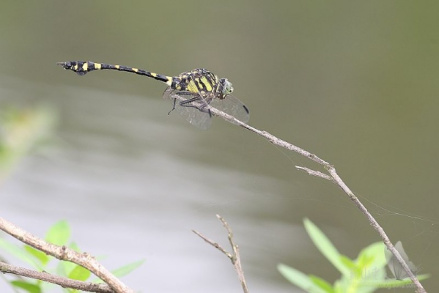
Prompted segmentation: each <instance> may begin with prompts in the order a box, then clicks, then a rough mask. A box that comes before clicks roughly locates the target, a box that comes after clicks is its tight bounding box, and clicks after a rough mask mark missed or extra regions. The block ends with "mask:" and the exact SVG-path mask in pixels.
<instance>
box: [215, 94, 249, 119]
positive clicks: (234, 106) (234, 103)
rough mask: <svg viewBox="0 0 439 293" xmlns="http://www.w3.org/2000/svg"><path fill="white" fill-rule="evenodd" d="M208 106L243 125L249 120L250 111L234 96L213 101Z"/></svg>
mask: <svg viewBox="0 0 439 293" xmlns="http://www.w3.org/2000/svg"><path fill="white" fill-rule="evenodd" d="M210 105H211V106H212V107H214V108H217V109H218V110H220V111H223V112H225V113H227V114H229V115H232V116H233V117H235V118H236V119H238V120H240V121H242V122H244V123H247V122H248V121H249V120H250V111H249V110H248V108H247V107H246V106H245V105H244V104H243V103H242V102H241V101H240V100H239V99H238V98H236V97H235V96H232V95H227V96H226V98H225V99H224V100H220V99H213V100H212V102H211V103H210Z"/></svg>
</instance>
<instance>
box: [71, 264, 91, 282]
mask: <svg viewBox="0 0 439 293" xmlns="http://www.w3.org/2000/svg"><path fill="white" fill-rule="evenodd" d="M90 275H91V273H90V271H89V270H87V269H86V268H83V267H81V266H78V265H76V267H75V268H74V269H73V270H72V271H71V272H70V273H69V275H68V277H69V278H70V279H73V280H78V281H85V280H87V279H88V278H90Z"/></svg>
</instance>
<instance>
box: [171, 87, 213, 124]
mask: <svg viewBox="0 0 439 293" xmlns="http://www.w3.org/2000/svg"><path fill="white" fill-rule="evenodd" d="M163 98H165V99H168V100H170V101H171V103H172V107H173V108H172V109H171V111H170V112H169V113H171V112H172V111H174V110H175V112H177V113H178V114H180V115H181V116H182V117H183V118H184V119H185V120H186V121H188V122H189V123H190V124H192V125H194V126H196V127H198V128H201V129H203V130H206V129H208V128H209V127H210V125H211V124H212V115H211V113H210V111H208V110H204V108H206V105H207V102H206V101H205V100H204V99H202V98H201V97H200V96H198V95H195V94H193V93H190V92H182V91H177V90H173V89H171V88H170V87H168V88H167V89H166V91H165V92H164V94H163Z"/></svg>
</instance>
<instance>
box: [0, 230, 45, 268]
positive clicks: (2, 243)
mask: <svg viewBox="0 0 439 293" xmlns="http://www.w3.org/2000/svg"><path fill="white" fill-rule="evenodd" d="M0 248H1V249H2V250H4V251H6V252H7V253H8V254H10V255H13V256H15V257H16V258H18V259H20V260H22V261H24V262H26V263H27V264H29V265H31V266H32V267H33V268H35V269H38V270H42V267H41V266H40V265H39V264H38V263H37V262H36V261H35V260H34V258H33V257H30V256H29V254H28V253H27V252H26V251H25V250H24V248H23V247H20V246H18V245H14V244H12V243H9V242H7V241H6V240H5V239H3V238H0Z"/></svg>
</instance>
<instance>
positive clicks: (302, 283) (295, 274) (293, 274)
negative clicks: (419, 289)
mask: <svg viewBox="0 0 439 293" xmlns="http://www.w3.org/2000/svg"><path fill="white" fill-rule="evenodd" d="M277 270H278V271H279V272H280V273H281V275H282V276H284V278H285V279H287V280H288V281H290V282H291V283H293V284H294V285H296V286H297V287H299V288H301V289H303V290H305V291H306V292H312V293H327V291H325V290H324V289H322V288H320V287H319V286H318V285H316V284H314V282H313V281H312V279H311V278H310V277H308V276H307V275H305V274H304V273H302V272H300V271H298V270H296V269H294V268H292V267H289V266H287V265H284V264H278V265H277Z"/></svg>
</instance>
